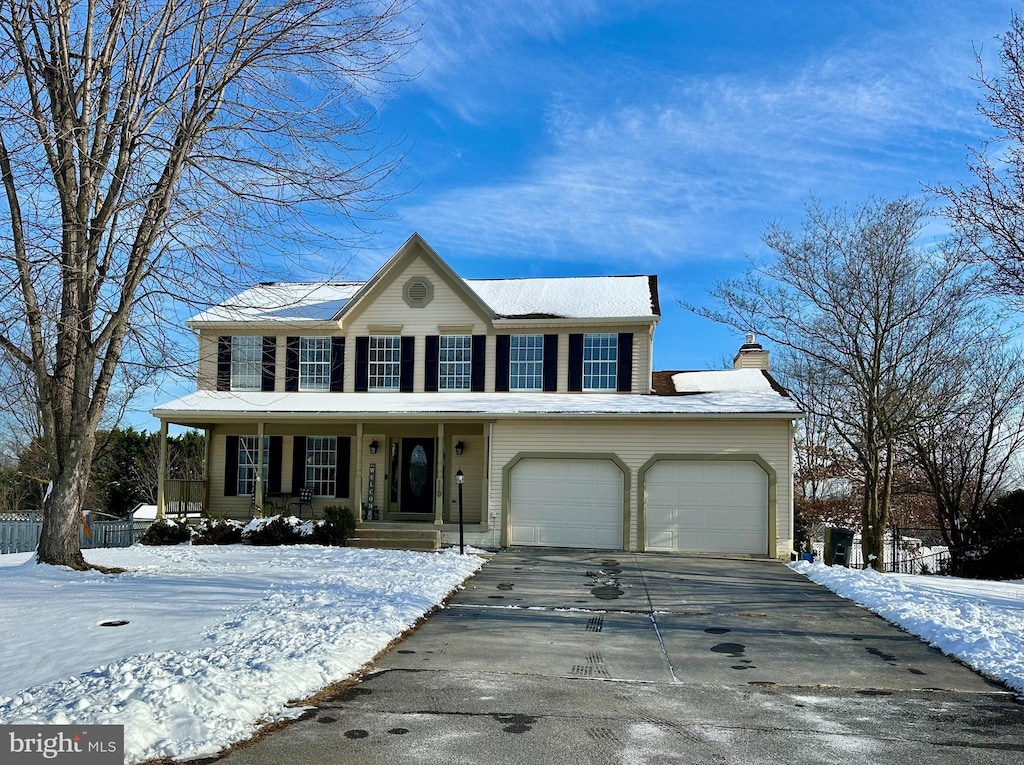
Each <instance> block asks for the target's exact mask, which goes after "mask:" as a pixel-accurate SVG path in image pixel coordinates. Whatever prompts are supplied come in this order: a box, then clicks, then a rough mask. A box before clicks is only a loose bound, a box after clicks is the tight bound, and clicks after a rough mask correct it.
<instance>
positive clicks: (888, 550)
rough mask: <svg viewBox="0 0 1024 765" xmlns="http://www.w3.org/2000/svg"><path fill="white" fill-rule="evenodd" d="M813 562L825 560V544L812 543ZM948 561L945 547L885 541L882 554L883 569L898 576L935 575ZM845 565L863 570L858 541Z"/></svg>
mask: <svg viewBox="0 0 1024 765" xmlns="http://www.w3.org/2000/svg"><path fill="white" fill-rule="evenodd" d="M814 558H815V560H824V559H825V542H824V541H820V542H815V543H814ZM948 561H949V550H948V549H946V548H945V547H932V548H929V547H920V548H918V547H914V546H908V547H900V546H894V545H893V544H892V543H891V542H890V541H889V539H888V538H887V539H886V545H885V552H884V553H883V561H882V563H883V569H884V570H885V571H891V572H893V573H898V574H937V573H939V572H941V571H942V570H943V569H944V568H945V567H946V566H947V565H948ZM847 565H848V566H849V567H850V568H864V553H863V551H862V550H861V546H860V539H854V541H853V544H852V545H850V549H849V550H848V552H847Z"/></svg>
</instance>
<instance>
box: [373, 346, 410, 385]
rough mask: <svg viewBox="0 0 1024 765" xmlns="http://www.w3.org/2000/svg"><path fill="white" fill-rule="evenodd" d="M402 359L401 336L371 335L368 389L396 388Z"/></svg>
mask: <svg viewBox="0 0 1024 765" xmlns="http://www.w3.org/2000/svg"><path fill="white" fill-rule="evenodd" d="M401 361H402V338H401V337H400V336H398V335H383V336H381V335H373V336H371V337H370V343H369V370H368V372H369V389H370V390H376V391H390V390H398V389H399V382H400V367H401Z"/></svg>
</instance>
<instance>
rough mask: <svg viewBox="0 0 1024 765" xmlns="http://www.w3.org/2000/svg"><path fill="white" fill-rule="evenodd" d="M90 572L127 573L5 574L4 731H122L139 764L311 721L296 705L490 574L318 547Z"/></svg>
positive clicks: (456, 562)
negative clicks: (36, 726) (270, 726)
mask: <svg viewBox="0 0 1024 765" xmlns="http://www.w3.org/2000/svg"><path fill="white" fill-rule="evenodd" d="M86 557H87V559H88V560H89V561H90V562H93V563H97V564H101V565H104V566H122V567H125V568H128V569H129V570H130V571H129V573H126V574H122V575H118V576H110V575H103V574H99V573H96V572H87V573H76V572H71V571H69V570H66V569H59V568H53V567H50V566H38V565H36V564H35V563H34V562H33V560H32V556H31V554H28V553H26V554H18V555H5V556H2V559H0V587H2V590H3V592H4V593H5V595H4V598H3V600H2V602H0V641H2V644H3V645H4V647H5V648H4V651H5V665H6V668H5V671H4V673H2V674H0V722H2V723H5V724H23V723H43V724H82V725H85V724H112V725H124V726H125V752H126V761H127V762H139V761H142V760H147V759H151V758H156V757H175V758H185V757H200V756H204V755H210V754H214V753H216V752H217V751H219V750H220V749H221V748H223V747H224V746H226V745H228V744H230V743H232V742H235V741H239V740H242V739H246V738H248V737H249V736H251V735H252V734H253V733H254V732H255V731H256V730H257V728H259V726H260V725H261V724H262V723H264V722H267V721H270V720H274V719H282V718H288V717H294V716H296V715H298V714H300V713H301V711H302V710H301V709H300V708H295V707H290V706H288V702H289V701H291V700H295V699H302V698H305V697H308V696H310V695H312V694H313V693H315V692H316V691H318V690H319V689H321V688H323V687H324V686H326V685H328V684H330V683H332V682H336V681H338V680H342V679H344V678H345V677H347V676H349V675H351V674H352V673H353V672H355V671H357V670H358V669H359V668H360V667H362V666H363V665H365V664H366V663H367V662H368V661H370V660H371V659H372V658H373V657H374V656H375V655H376V654H377V653H379V652H380V651H381V650H383V649H384V648H385V647H386V646H387V645H388V643H390V642H391V641H392V640H393V639H394V638H395V637H396V636H398V635H400V634H401V633H402V632H404V631H405V630H406V629H408V628H409V627H410V626H411V625H412V624H414V623H415V622H416V621H417V619H419V618H420V617H421V616H422V615H423V614H424V613H425V612H427V611H429V610H430V609H431V608H432V607H433V606H435V605H436V604H438V603H440V602H441V601H442V600H443V599H444V598H445V597H446V596H447V595H448V593H450V592H451V590H452V589H454V588H455V587H457V586H458V585H459V584H460V583H461V582H462V581H463V580H464V579H465V578H466V577H467V576H469V575H470V574H471V573H472V572H473V571H475V570H476V569H477V568H478V567H479V566H480V565H481V563H482V560H481V559H480V558H479V557H477V556H472V555H466V556H460V555H458V554H457V553H454V554H453V553H452V552H444V553H437V554H434V553H414V552H404V551H390V550H355V549H346V548H330V547H316V546H307V545H302V546H289V547H266V548H253V547H249V546H243V545H233V546H230V547H191V546H187V545H182V546H177V547H152V548H144V547H139V546H136V547H132V548H128V549H122V550H91V551H86ZM18 564H20V565H18ZM116 621H125V622H127V624H124V625H123V626H117V627H114V626H101V625H102V623H103V622H116Z"/></svg>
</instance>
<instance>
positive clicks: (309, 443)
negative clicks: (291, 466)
mask: <svg viewBox="0 0 1024 765" xmlns="http://www.w3.org/2000/svg"><path fill="white" fill-rule="evenodd" d="M314 444H315V445H316V446H317V448H315V449H314V448H313V447H314ZM314 454H325V455H328V461H326V462H323V463H319V464H313V462H312V458H313V455H314ZM316 470H323V471H325V473H326V475H328V476H330V477H329V478H322V479H320V481H319V482H320V483H321V484H323V483H327V484H328V486H329V488H330V491H329V492H328V493H327V494H323V493H321V492H319V491H317V489H316V488H313V496H314V497H320V498H328V497H330V498H332V499H333V498H334V491H335V488H334V487H335V486H336V485H337V481H338V439H337V438H336V437H335V436H306V475H305V483H304V484H303V485H304V486H308V487H314V484H315V481H314V479H313V478H312V477H311V473H312V472H313V471H316ZM320 488H323V486H321V487H320Z"/></svg>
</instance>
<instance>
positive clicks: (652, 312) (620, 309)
mask: <svg viewBox="0 0 1024 765" xmlns="http://www.w3.org/2000/svg"><path fill="white" fill-rule="evenodd" d="M466 284H467V285H468V286H469V287H470V289H472V290H473V291H474V292H475V293H476V294H477V295H479V296H480V299H481V300H483V301H484V302H485V303H487V305H489V306H490V307H491V308H492V309H493V310H494V312H495V313H496V314H497V315H498V316H501V317H518V316H536V317H538V318H539V317H552V318H560V319H563V318H564V319H596V318H601V319H604V318H609V319H610V318H638V317H643V318H647V317H653V316H657V315H658V313H659V311H658V304H657V300H658V298H657V292H656V289H655V287H654V284H653V283H652V279H651V277H649V276H570V277H559V278H551V279H542V278H533V279H467V280H466Z"/></svg>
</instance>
